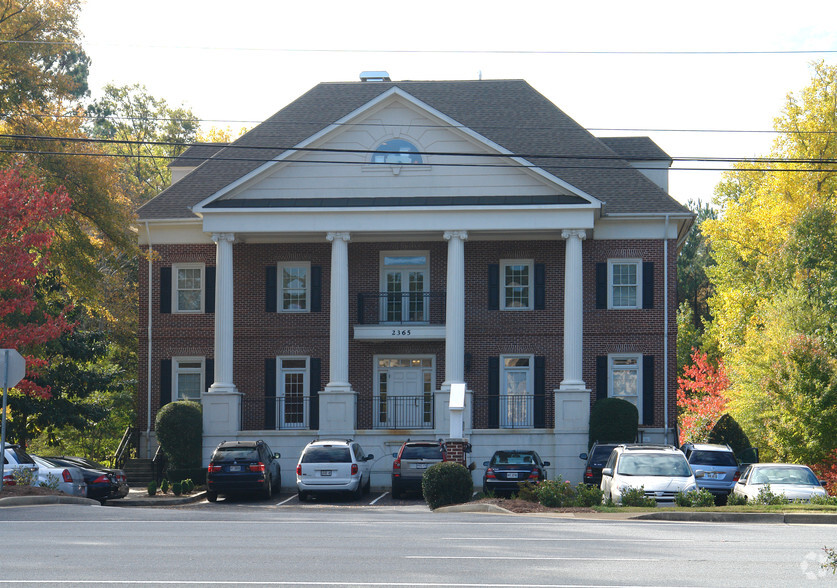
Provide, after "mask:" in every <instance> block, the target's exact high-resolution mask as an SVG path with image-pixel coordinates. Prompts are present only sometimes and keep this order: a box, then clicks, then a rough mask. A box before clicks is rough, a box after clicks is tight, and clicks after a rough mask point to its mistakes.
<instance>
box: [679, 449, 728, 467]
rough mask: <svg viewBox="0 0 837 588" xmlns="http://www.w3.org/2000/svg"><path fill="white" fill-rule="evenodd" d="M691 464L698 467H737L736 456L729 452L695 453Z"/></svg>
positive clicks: (690, 457) (690, 460) (691, 457)
mask: <svg viewBox="0 0 837 588" xmlns="http://www.w3.org/2000/svg"><path fill="white" fill-rule="evenodd" d="M689 463H691V464H696V465H712V466H729V467H736V466H737V465H738V462H737V461H735V455H733V454H732V453H731V452H729V451H693V452H692V455H690V456H689Z"/></svg>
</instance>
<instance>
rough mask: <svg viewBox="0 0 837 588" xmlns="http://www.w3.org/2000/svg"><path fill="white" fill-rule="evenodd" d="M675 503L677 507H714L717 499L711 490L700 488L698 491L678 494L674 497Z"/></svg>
mask: <svg viewBox="0 0 837 588" xmlns="http://www.w3.org/2000/svg"><path fill="white" fill-rule="evenodd" d="M674 503H675V504H676V505H677V506H683V507H687V508H688V507H692V506H714V505H715V497H714V496H713V495H712V493H711V492H710V491H709V490H706V489H705V488H698V489H697V490H690V491H689V492H678V493H677V494H676V495H675V496H674Z"/></svg>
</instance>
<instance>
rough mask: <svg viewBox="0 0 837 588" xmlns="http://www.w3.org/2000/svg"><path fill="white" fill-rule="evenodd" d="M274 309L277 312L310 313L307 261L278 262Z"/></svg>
mask: <svg viewBox="0 0 837 588" xmlns="http://www.w3.org/2000/svg"><path fill="white" fill-rule="evenodd" d="M277 275H278V276H279V287H278V294H279V300H278V301H277V305H276V308H278V309H279V312H310V310H311V264H310V263H309V262H307V261H283V262H279V270H278V272H277Z"/></svg>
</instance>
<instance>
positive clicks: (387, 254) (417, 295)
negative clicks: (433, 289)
mask: <svg viewBox="0 0 837 588" xmlns="http://www.w3.org/2000/svg"><path fill="white" fill-rule="evenodd" d="M380 291H381V297H380V300H381V303H380V308H381V321H382V322H385V323H426V322H428V321H429V320H430V305H429V303H428V300H427V294H428V292H429V291H430V252H429V251H383V252H381V290H380Z"/></svg>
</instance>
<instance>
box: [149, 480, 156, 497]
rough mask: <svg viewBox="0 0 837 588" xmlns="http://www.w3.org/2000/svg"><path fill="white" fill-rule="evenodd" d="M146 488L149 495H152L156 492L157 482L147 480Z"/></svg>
mask: <svg viewBox="0 0 837 588" xmlns="http://www.w3.org/2000/svg"><path fill="white" fill-rule="evenodd" d="M147 489H148V495H149V496H154V495H155V494H157V482H154V481H153V480H152V481H151V482H149V483H148V486H147Z"/></svg>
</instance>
